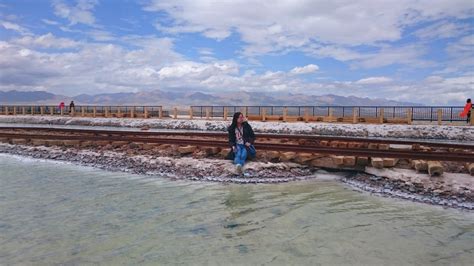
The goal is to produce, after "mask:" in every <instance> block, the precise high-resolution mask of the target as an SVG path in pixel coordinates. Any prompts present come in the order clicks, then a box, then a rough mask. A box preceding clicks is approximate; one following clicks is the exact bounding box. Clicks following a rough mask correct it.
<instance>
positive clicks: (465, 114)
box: [459, 99, 472, 123]
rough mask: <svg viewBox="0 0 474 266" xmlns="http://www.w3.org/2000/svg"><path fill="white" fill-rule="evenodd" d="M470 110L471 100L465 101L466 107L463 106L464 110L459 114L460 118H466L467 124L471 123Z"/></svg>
mask: <svg viewBox="0 0 474 266" xmlns="http://www.w3.org/2000/svg"><path fill="white" fill-rule="evenodd" d="M471 110H472V103H471V99H467V101H466V105H465V106H464V110H463V111H462V112H461V113H459V116H460V117H467V122H468V123H469V122H470V121H471Z"/></svg>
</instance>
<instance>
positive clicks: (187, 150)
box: [178, 145, 197, 155]
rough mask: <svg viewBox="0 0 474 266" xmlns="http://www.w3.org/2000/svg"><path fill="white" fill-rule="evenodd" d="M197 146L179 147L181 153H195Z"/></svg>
mask: <svg viewBox="0 0 474 266" xmlns="http://www.w3.org/2000/svg"><path fill="white" fill-rule="evenodd" d="M196 148H197V147H196V146H192V145H188V146H184V147H179V148H178V152H179V153H180V154H181V155H186V154H190V153H193V152H194V151H195V150H196Z"/></svg>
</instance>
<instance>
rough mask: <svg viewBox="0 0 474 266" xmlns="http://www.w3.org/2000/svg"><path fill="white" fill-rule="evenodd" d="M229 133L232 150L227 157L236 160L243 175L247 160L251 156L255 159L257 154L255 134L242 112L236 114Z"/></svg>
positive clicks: (238, 169) (238, 170)
mask: <svg viewBox="0 0 474 266" xmlns="http://www.w3.org/2000/svg"><path fill="white" fill-rule="evenodd" d="M228 131H229V145H230V146H231V148H232V150H231V151H230V152H229V154H228V155H227V158H228V159H231V160H234V164H235V165H237V172H238V173H239V174H240V175H241V174H242V166H243V165H244V164H245V160H247V155H248V154H249V155H250V157H252V158H253V157H255V155H256V153H257V151H256V150H255V147H254V146H253V143H254V142H255V134H254V132H253V129H252V127H251V126H250V125H249V123H247V121H245V116H244V115H243V114H242V113H241V112H237V113H235V114H234V117H233V118H232V124H231V125H230V126H229V128H228Z"/></svg>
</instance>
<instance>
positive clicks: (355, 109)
mask: <svg viewBox="0 0 474 266" xmlns="http://www.w3.org/2000/svg"><path fill="white" fill-rule="evenodd" d="M352 124H357V108H356V107H354V108H352Z"/></svg>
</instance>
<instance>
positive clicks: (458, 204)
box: [0, 143, 474, 210]
mask: <svg viewBox="0 0 474 266" xmlns="http://www.w3.org/2000/svg"><path fill="white" fill-rule="evenodd" d="M0 154H10V155H17V156H22V157H27V158H34V159H45V160H52V161H62V162H68V163H73V164H76V165H81V166H89V167H94V168H98V169H102V170H106V171H120V172H129V173H134V174H140V175H160V176H164V177H165V178H169V179H172V180H190V181H204V182H220V183H238V184H258V183H282V182H285V183H286V182H293V181H301V180H309V179H314V180H338V181H340V182H342V183H344V184H346V185H348V186H349V187H350V188H352V189H353V190H356V191H365V192H368V193H370V194H375V195H378V196H384V197H396V198H401V199H405V200H410V201H414V202H422V203H426V204H431V205H438V206H443V207H450V208H458V209H464V210H474V200H473V195H474V191H473V188H472V187H462V186H461V188H462V189H461V190H459V186H458V187H457V188H456V189H454V188H453V187H452V185H450V184H448V185H447V186H444V185H442V186H438V187H436V186H433V184H429V185H426V184H425V183H423V182H422V181H420V180H418V181H416V177H414V180H415V181H414V180H412V178H408V179H407V180H404V179H400V178H398V177H396V176H394V175H393V173H391V174H392V176H391V175H389V174H386V175H387V176H388V177H387V176H386V177H384V176H382V175H383V173H377V172H376V173H374V172H373V171H371V170H370V169H368V170H367V169H366V171H354V170H347V169H340V170H337V169H324V168H315V167H310V166H307V165H301V164H297V163H292V162H280V163H272V162H260V161H255V162H254V161H250V162H248V163H247V164H246V165H245V167H244V169H245V171H246V173H247V174H246V175H245V176H243V177H242V176H238V175H237V173H236V172H235V167H234V165H233V164H232V163H231V162H230V161H228V160H223V159H208V158H204V159H203V158H199V159H197V158H192V157H179V158H175V157H169V156H149V155H132V154H128V153H126V152H115V151H98V150H93V149H76V148H66V147H46V146H28V145H17V144H5V143H0ZM370 172H372V173H370ZM405 178H406V177H405ZM471 178H472V177H471ZM442 182H443V183H444V181H442Z"/></svg>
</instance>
